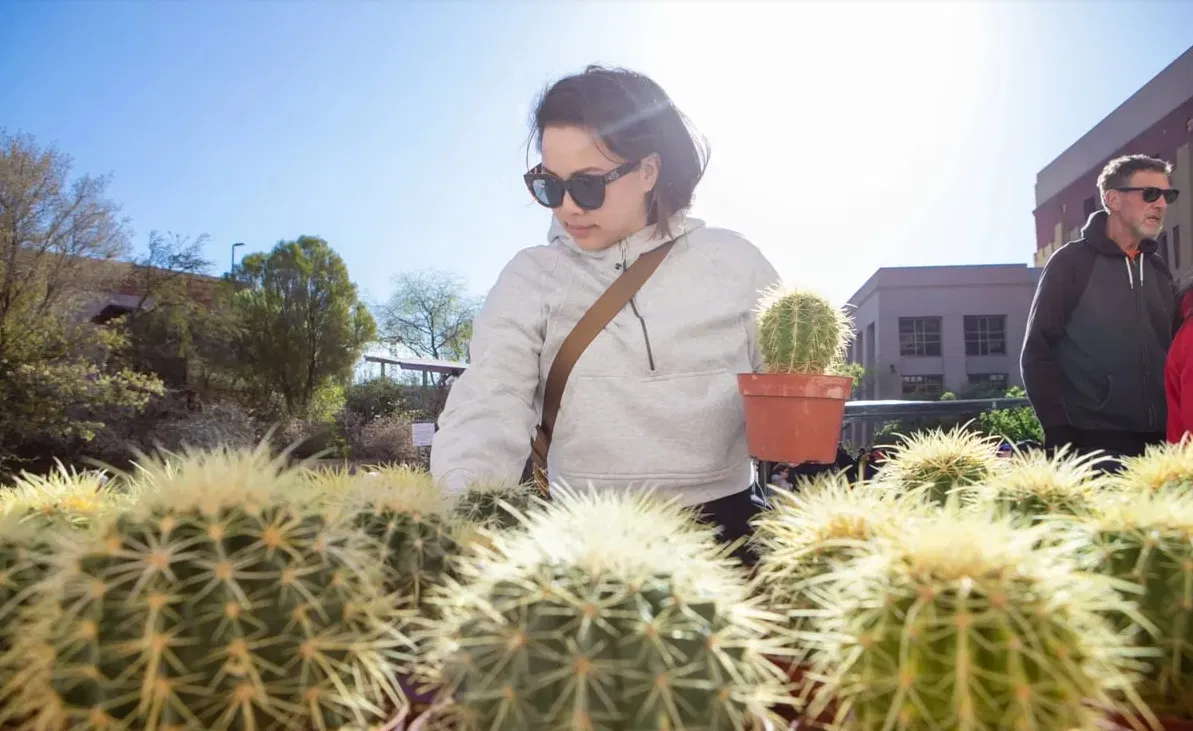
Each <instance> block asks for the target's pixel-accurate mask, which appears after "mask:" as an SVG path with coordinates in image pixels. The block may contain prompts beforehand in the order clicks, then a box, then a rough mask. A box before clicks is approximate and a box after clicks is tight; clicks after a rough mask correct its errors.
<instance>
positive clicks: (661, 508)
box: [430, 487, 786, 731]
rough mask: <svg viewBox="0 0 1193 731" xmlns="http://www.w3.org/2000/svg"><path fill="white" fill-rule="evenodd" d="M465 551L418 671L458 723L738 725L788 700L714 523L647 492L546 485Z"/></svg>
mask: <svg viewBox="0 0 1193 731" xmlns="http://www.w3.org/2000/svg"><path fill="white" fill-rule="evenodd" d="M554 489H555V490H556V491H557V494H555V495H554V499H553V502H552V503H551V504H550V505H549V506H548V507H545V508H544V509H543V510H542V511H536V512H534V513H532V514H530V515H528V516H526V517H525V521H526V529H525V530H524V531H523V530H519V531H511V532H506V533H500V534H495V535H493V537H492V541H493V542H492V545H491V547H489V548H485V547H478V548H477V550H476V554H477V555H476V556H472V555H466V557H465V560H464V562H463V575H464V581H463V582H462V583H454V582H452V583H451V584H449V588H448V590H447V591H446V592H445V594H444V597H443V603H444V606H445V610H446V621H445V622H444V623H443V624H442V625H441V626H440V627H439V628H438V636H437V643H436V650H435V652H434V653H433V654H432V657H431V663H430V665H431V674H432V677H433V679H434V680H435V681H436V684H437V685H439V686H440V687H442V688H443V689H444V692H445V696H448V697H450V699H451V705H450V706H449V708H448V711H447V712H448V713H449V720H450V722H451V723H453V724H454V727H456V728H461V729H484V730H485V731H521V730H523V729H541V728H552V729H560V730H562V731H568V730H574V731H580V730H581V729H586V730H589V731H596V730H602V731H614V730H615V729H643V730H644V731H645V730H646V729H681V728H687V729H705V730H707V731H720V730H722V729H742V728H745V727H747V724H749V723H750V722H751V719H753V718H756V717H761V716H766V715H768V714H769V712H768V711H767V710H766V707H767V706H768V705H769V704H771V703H773V702H782V701H784V700H786V695H785V693H784V689H783V676H782V673H781V672H780V671H779V670H778V669H777V668H776V667H775V666H774V665H772V664H771V663H770V662H769V661H768V660H767V659H766V658H765V657H764V656H763V653H765V652H774V653H776V654H781V653H782V652H783V651H784V650H783V646H782V643H781V642H780V641H779V640H778V635H777V634H776V633H775V632H776V631H775V630H772V629H769V628H770V627H771V625H770V624H769V619H768V616H767V615H765V614H763V613H761V612H760V611H758V610H757V609H755V608H754V605H753V603H752V602H751V600H749V599H747V597H746V587H745V586H744V580H743V579H742V578H741V577H740V575H739V574H738V573H737V572H736V570H735V568H734V564H733V563H732V561H731V560H729V559H726V558H724V550H723V549H722V548H720V547H718V546H717V545H716V543H715V532H714V531H713V530H711V529H707V528H704V527H702V526H699V525H697V524H696V523H695V522H694V521H693V520H692V519H691V516H690V514H689V513H688V512H686V511H684V510H682V509H680V508H677V507H675V506H674V504H672V503H666V502H661V501H656V500H652V499H651V498H650V496H647V495H638V494H631V495H590V494H583V493H578V492H572V491H570V490H567V489H566V488H562V487H557V488H554Z"/></svg>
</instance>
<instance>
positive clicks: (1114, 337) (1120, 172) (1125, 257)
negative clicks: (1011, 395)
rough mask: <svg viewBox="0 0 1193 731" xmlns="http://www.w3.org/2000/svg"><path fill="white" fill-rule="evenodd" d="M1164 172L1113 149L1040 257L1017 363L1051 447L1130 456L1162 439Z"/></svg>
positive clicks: (1167, 194) (1166, 289) (1170, 302)
mask: <svg viewBox="0 0 1193 731" xmlns="http://www.w3.org/2000/svg"><path fill="white" fill-rule="evenodd" d="M1171 172H1172V166H1171V165H1170V164H1168V163H1167V162H1164V161H1163V160H1157V159H1155V158H1151V157H1147V156H1145V155H1129V156H1126V157H1120V158H1118V159H1115V160H1111V161H1110V162H1109V163H1108V164H1107V165H1106V167H1105V168H1104V169H1103V170H1102V174H1101V175H1099V176H1098V192H1099V194H1100V195H1101V199H1102V205H1103V209H1102V210H1099V211H1095V212H1094V213H1093V214H1092V215H1091V216H1090V217H1089V221H1088V222H1087V223H1086V224H1085V227H1084V228H1082V229H1081V235H1082V237H1081V238H1080V239H1078V240H1077V241H1072V242H1070V243H1068V244H1066V245H1065V246H1063V247H1061V248H1060V249H1059V250H1058V251H1057V252H1056V253H1055V254H1053V256H1052V258H1051V259H1050V260H1049V262H1048V264H1047V266H1045V267H1044V273H1043V276H1041V277H1040V284H1039V288H1038V289H1037V290H1036V296H1035V299H1034V300H1033V301H1032V305H1031V314H1030V315H1029V317H1028V323H1027V337H1026V338H1025V339H1024V342H1023V353H1022V356H1021V359H1020V366H1021V368H1022V371H1023V383H1024V385H1025V386H1026V387H1027V395H1028V398H1029V399H1031V404H1032V407H1033V408H1034V409H1035V412H1036V416H1038V417H1039V419H1040V423H1041V424H1042V425H1043V427H1044V434H1045V437H1044V446H1045V448H1046V449H1048V450H1049V451H1052V450H1054V449H1056V448H1057V447H1060V446H1063V445H1066V444H1068V445H1071V449H1073V450H1075V451H1077V452H1081V453H1088V452H1091V451H1094V450H1102V451H1104V452H1106V453H1108V454H1112V455H1116V456H1131V455H1138V454H1142V453H1143V450H1144V448H1145V447H1146V446H1147V445H1148V444H1152V443H1158V442H1162V441H1164V437H1165V434H1164V431H1165V422H1166V407H1165V397H1164V358H1165V355H1166V354H1167V351H1168V346H1169V344H1170V343H1171V342H1172V335H1173V331H1174V328H1175V325H1176V322H1177V313H1176V302H1175V291H1174V286H1173V278H1172V274H1171V273H1170V272H1169V270H1168V267H1167V265H1165V263H1164V261H1163V260H1162V259H1161V258H1160V255H1159V254H1158V253H1157V252H1156V241H1155V238H1156V236H1158V235H1159V234H1160V231H1161V229H1162V228H1163V225H1164V213H1165V211H1166V210H1167V208H1168V206H1169V205H1170V204H1171V203H1172V202H1173V201H1175V200H1176V197H1177V191H1176V190H1174V189H1172V188H1170V187H1169V180H1168V177H1169V175H1170V174H1171Z"/></svg>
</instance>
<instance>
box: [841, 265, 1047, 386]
mask: <svg viewBox="0 0 1193 731" xmlns="http://www.w3.org/2000/svg"><path fill="white" fill-rule="evenodd" d="M1039 273H1040V270H1038V269H1032V268H1029V267H1027V266H1026V265H1023V264H993V265H976V266H929V267H890V268H883V269H879V270H878V271H876V272H874V275H873V276H871V277H870V278H869V279H868V280H867V281H866V283H865V284H863V285H862V287H861V289H859V290H858V291H857V292H856V293H854V295H853V297H851V298H850V299H849V306H850V308H851V310H852V315H853V318H854V325H855V327H856V329H857V338H856V340H855V341H854V344H853V347H852V348H851V351H850V360H851V361H852V362H854V363H861V364H862V365H863V366H864V367H865V369H866V379H865V381H864V383H863V386H862V393H861V394H860V396H861V397H862V398H864V399H867V400H883V399H913V398H936V397H939V396H940V395H941V394H942V393H943V392H945V391H951V392H953V393H963V392H965V391H967V390H970V389H971V388H972V387H983V386H986V387H994V388H1001V387H1008V386H1013V385H1021V384H1022V380H1021V379H1020V377H1019V350H1020V348H1022V346H1023V335H1024V332H1025V331H1026V330H1027V314H1028V311H1029V310H1030V309H1031V300H1032V296H1033V295H1034V294H1035V289H1036V282H1037V281H1038V279H1039Z"/></svg>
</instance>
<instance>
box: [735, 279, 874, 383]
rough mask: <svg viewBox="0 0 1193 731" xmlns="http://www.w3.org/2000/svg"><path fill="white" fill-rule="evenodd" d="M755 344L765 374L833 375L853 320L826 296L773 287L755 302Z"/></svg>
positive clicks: (842, 354)
mask: <svg viewBox="0 0 1193 731" xmlns="http://www.w3.org/2000/svg"><path fill="white" fill-rule="evenodd" d="M757 320H758V347H759V349H760V350H761V351H762V358H763V360H764V361H765V362H766V369H767V372H768V373H798V374H833V373H835V371H836V369H837V368H838V367H839V366H840V364H841V362H842V361H843V360H844V358H845V352H846V350H847V349H848V347H849V343H850V341H851V340H852V338H853V323H852V321H851V320H850V319H849V316H848V315H846V314H845V312H844V311H842V310H841V308H839V307H835V306H833V303H832V302H830V301H829V300H828V299H827V298H826V297H824V296H822V295H819V294H816V293H814V292H809V291H805V290H793V289H787V288H785V287H775V288H773V289H771V290H769V291H767V292H766V293H764V295H763V297H762V299H761V300H760V301H759V304H758V317H757Z"/></svg>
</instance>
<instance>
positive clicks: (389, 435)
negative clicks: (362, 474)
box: [348, 415, 422, 464]
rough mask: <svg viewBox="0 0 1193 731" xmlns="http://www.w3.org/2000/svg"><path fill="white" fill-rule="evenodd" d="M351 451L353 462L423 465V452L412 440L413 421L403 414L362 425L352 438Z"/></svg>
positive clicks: (384, 417) (349, 448)
mask: <svg viewBox="0 0 1193 731" xmlns="http://www.w3.org/2000/svg"><path fill="white" fill-rule="evenodd" d="M348 452H349V455H350V456H351V457H352V459H353V460H364V461H368V462H405V463H409V464H421V463H422V453H421V452H420V450H419V449H417V448H416V447H415V446H414V444H413V442H412V441H411V437H410V419H408V418H406V417H404V416H401V415H393V416H383V417H381V418H380V419H374V420H373V421H370V422H368V423H366V424H363V425H361V426H360V427H359V428H358V429H356V430H354V431H353V433H352V434H351V435H350V437H349V441H348Z"/></svg>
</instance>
